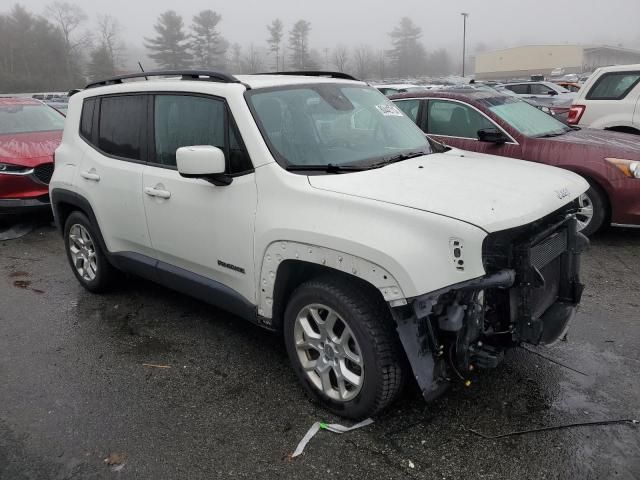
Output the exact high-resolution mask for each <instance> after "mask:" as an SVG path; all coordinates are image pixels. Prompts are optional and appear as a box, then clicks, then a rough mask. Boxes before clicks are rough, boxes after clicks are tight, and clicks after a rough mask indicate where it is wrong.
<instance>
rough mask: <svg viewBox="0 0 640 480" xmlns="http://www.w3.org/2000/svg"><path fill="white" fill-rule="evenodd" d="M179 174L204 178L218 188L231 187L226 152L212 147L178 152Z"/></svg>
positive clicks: (195, 146)
mask: <svg viewBox="0 0 640 480" xmlns="http://www.w3.org/2000/svg"><path fill="white" fill-rule="evenodd" d="M176 163H177V164H178V172H179V173H180V175H182V176H183V177H186V178H202V179H204V180H207V181H208V182H211V183H213V184H214V185H217V186H222V185H229V184H230V183H231V182H232V180H233V179H232V178H231V177H229V176H228V175H226V174H225V173H224V172H225V170H226V161H225V158H224V152H223V151H222V150H220V149H219V148H218V147H213V146H211V145H193V146H190V147H180V148H179V149H177V150H176Z"/></svg>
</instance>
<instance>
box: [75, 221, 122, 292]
mask: <svg viewBox="0 0 640 480" xmlns="http://www.w3.org/2000/svg"><path fill="white" fill-rule="evenodd" d="M97 239H98V237H97V235H96V233H95V230H94V228H93V225H92V224H91V222H90V221H89V219H88V218H87V217H86V215H84V214H83V213H81V212H77V211H76V212H73V213H71V215H69V218H67V221H66V222H65V227H64V244H65V250H66V252H67V259H68V260H69V264H70V265H71V270H72V271H73V273H74V275H75V276H76V278H77V279H78V281H79V282H80V284H81V285H82V286H83V287H84V288H86V289H87V290H89V291H91V292H103V291H105V290H107V289H108V288H109V287H110V286H111V285H112V283H113V278H114V275H115V273H116V270H115V268H114V267H113V266H112V265H111V264H110V263H109V261H108V260H107V257H106V256H105V254H104V252H103V251H102V248H100V244H99V243H98V241H97Z"/></svg>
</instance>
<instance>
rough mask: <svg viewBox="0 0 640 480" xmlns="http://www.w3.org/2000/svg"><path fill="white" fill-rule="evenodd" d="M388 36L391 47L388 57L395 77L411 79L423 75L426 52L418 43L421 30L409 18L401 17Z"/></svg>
mask: <svg viewBox="0 0 640 480" xmlns="http://www.w3.org/2000/svg"><path fill="white" fill-rule="evenodd" d="M389 35H390V36H391V44H392V46H393V48H392V49H391V50H390V51H389V57H390V58H391V61H392V65H393V67H394V69H395V73H396V75H398V76H400V77H412V76H415V75H418V74H420V73H423V72H424V70H425V67H426V51H425V48H424V46H423V45H422V44H421V43H420V41H419V40H420V37H421V36H422V29H421V28H420V27H418V26H417V25H415V24H414V23H413V21H412V20H411V19H410V18H409V17H403V18H402V20H400V24H399V25H398V26H397V27H396V28H394V29H393V31H392V32H391V33H390V34H389Z"/></svg>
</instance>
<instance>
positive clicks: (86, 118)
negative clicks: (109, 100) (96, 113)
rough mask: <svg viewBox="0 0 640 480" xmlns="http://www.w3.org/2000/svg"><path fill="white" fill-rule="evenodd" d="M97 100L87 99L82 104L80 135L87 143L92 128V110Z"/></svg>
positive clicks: (89, 139)
mask: <svg viewBox="0 0 640 480" xmlns="http://www.w3.org/2000/svg"><path fill="white" fill-rule="evenodd" d="M96 102H97V99H96V98H95V97H93V98H87V99H86V100H85V101H84V103H83V104H82V114H81V117H80V135H82V137H84V138H85V139H86V140H88V141H89V142H90V141H91V129H92V126H93V110H94V108H95V106H96Z"/></svg>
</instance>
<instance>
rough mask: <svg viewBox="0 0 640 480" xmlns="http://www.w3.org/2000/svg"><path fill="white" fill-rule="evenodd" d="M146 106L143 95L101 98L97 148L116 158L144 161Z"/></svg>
mask: <svg viewBox="0 0 640 480" xmlns="http://www.w3.org/2000/svg"><path fill="white" fill-rule="evenodd" d="M146 105H147V101H146V96H144V95H121V96H110V97H102V100H101V101H100V121H99V123H98V148H99V149H100V150H102V151H103V152H105V153H108V154H110V155H114V156H116V157H121V158H128V159H132V160H143V154H142V150H143V142H144V136H145V133H144V132H145V128H144V126H145V124H146V118H147V108H146Z"/></svg>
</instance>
